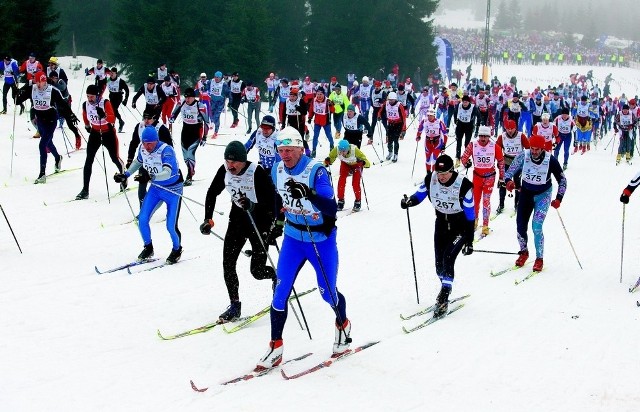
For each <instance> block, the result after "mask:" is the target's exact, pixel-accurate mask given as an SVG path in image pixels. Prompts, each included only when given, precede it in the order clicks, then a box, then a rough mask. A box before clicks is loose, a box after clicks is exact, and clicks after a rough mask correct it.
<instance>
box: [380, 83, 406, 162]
mask: <svg viewBox="0 0 640 412" xmlns="http://www.w3.org/2000/svg"><path fill="white" fill-rule="evenodd" d="M385 118H386V119H387V126H386V127H387V137H386V141H387V150H388V151H389V153H388V154H387V157H386V159H387V160H391V161H392V162H393V163H395V162H397V161H398V149H399V147H400V143H399V142H398V141H399V140H403V139H404V134H405V133H406V131H407V112H405V110H404V106H402V105H401V104H400V103H399V102H398V95H397V94H396V92H391V93H389V94H388V95H387V101H386V102H385V103H384V104H383V106H382V108H381V109H380V111H379V112H378V120H381V119H385Z"/></svg>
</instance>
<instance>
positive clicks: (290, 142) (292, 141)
mask: <svg viewBox="0 0 640 412" xmlns="http://www.w3.org/2000/svg"><path fill="white" fill-rule="evenodd" d="M276 146H278V147H281V146H283V147H284V146H291V147H304V145H303V144H302V138H297V137H296V138H286V139H282V140H278V139H276Z"/></svg>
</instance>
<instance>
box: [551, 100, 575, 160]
mask: <svg viewBox="0 0 640 412" xmlns="http://www.w3.org/2000/svg"><path fill="white" fill-rule="evenodd" d="M553 123H554V125H555V127H556V128H557V129H558V138H557V140H556V142H557V145H556V148H555V149H554V151H553V155H554V156H555V157H556V159H558V155H559V154H560V147H561V146H562V147H564V162H563V163H562V170H567V164H568V163H569V150H570V149H569V148H570V146H571V137H572V135H571V132H572V130H574V129H575V127H576V124H575V123H574V122H573V119H572V118H571V115H570V114H569V108H568V107H563V108H562V111H561V114H560V116H558V117H556V118H555V120H554V121H553Z"/></svg>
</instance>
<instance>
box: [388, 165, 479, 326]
mask: <svg viewBox="0 0 640 412" xmlns="http://www.w3.org/2000/svg"><path fill="white" fill-rule="evenodd" d="M472 187H473V185H472V183H471V181H470V180H469V179H467V178H466V177H465V176H463V175H461V174H459V173H458V172H456V171H455V170H454V168H453V159H451V157H449V156H448V155H446V154H443V155H442V156H440V157H439V158H438V159H437V161H436V164H435V170H434V172H428V173H427V175H426V177H425V178H424V181H423V182H422V184H421V185H420V187H419V188H418V190H417V191H416V192H415V193H414V194H413V195H411V196H410V197H409V198H407V197H406V195H405V198H404V199H402V200H401V201H400V207H401V208H403V209H406V208H408V207H413V206H416V205H419V204H420V203H422V201H423V200H425V199H426V198H427V197H428V198H429V200H430V201H431V204H432V205H433V208H434V209H435V211H436V223H435V230H434V236H433V238H434V242H435V245H434V249H435V250H434V252H435V265H436V275H438V278H440V282H441V283H442V286H441V288H440V293H439V294H438V297H437V298H436V308H435V310H434V312H433V316H434V317H435V318H439V317H442V316H444V315H445V314H446V313H447V310H448V308H449V294H450V293H451V288H452V286H453V279H454V277H455V272H454V267H455V263H456V258H457V256H458V253H460V251H462V254H463V255H465V256H467V255H470V254H472V253H473V225H474V221H475V219H476V215H475V212H474V209H473V203H474V202H473V190H472Z"/></svg>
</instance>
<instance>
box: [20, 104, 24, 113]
mask: <svg viewBox="0 0 640 412" xmlns="http://www.w3.org/2000/svg"><path fill="white" fill-rule="evenodd" d="M22 113H24V104H21V105H20V114H22Z"/></svg>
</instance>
